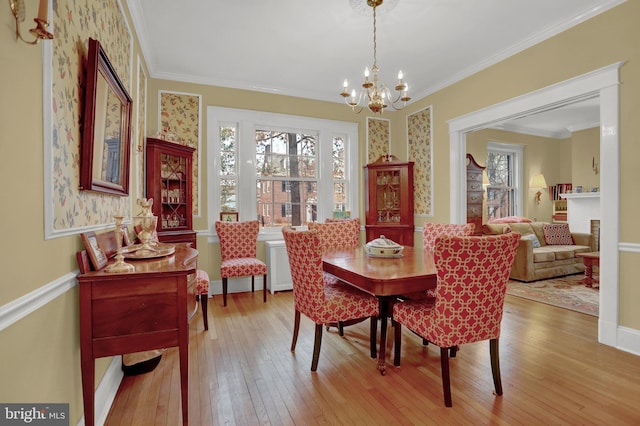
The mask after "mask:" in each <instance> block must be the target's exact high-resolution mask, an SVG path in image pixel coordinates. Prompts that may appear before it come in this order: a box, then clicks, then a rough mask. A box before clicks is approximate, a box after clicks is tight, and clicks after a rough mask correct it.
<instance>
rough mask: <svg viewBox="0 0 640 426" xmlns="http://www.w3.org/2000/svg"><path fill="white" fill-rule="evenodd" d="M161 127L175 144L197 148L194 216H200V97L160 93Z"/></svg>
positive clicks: (195, 153)
mask: <svg viewBox="0 0 640 426" xmlns="http://www.w3.org/2000/svg"><path fill="white" fill-rule="evenodd" d="M160 126H161V128H162V132H164V133H165V134H171V135H175V138H174V139H175V142H177V143H180V144H182V145H186V146H190V147H192V148H195V151H194V152H193V214H194V215H195V216H198V215H199V213H198V212H199V211H200V209H199V204H198V200H199V199H200V196H199V193H198V181H199V179H198V175H199V170H198V157H199V155H200V150H199V148H200V95H191V94H188V93H174V92H163V91H161V92H160Z"/></svg>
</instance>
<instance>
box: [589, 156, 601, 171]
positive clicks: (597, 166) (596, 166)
mask: <svg viewBox="0 0 640 426" xmlns="http://www.w3.org/2000/svg"><path fill="white" fill-rule="evenodd" d="M591 168H592V169H593V173H595V174H598V173H600V163H596V157H593V159H592V160H591Z"/></svg>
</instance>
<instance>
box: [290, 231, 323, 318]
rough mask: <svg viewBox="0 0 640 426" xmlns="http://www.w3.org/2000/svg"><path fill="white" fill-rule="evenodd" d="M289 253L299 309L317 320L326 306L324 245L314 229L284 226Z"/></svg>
mask: <svg viewBox="0 0 640 426" xmlns="http://www.w3.org/2000/svg"><path fill="white" fill-rule="evenodd" d="M282 235H283V236H284V244H285V246H286V247H287V255H288V256H289V267H290V268H291V279H292V281H293V301H294V304H295V308H296V310H298V311H300V312H301V313H303V314H305V315H306V316H308V317H309V318H311V319H312V320H314V321H315V319H316V318H318V315H319V313H320V311H321V310H323V309H324V281H323V279H324V278H323V273H322V247H321V245H320V238H319V237H318V234H317V233H316V232H315V231H295V230H293V229H292V228H282Z"/></svg>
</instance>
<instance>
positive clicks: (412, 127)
mask: <svg viewBox="0 0 640 426" xmlns="http://www.w3.org/2000/svg"><path fill="white" fill-rule="evenodd" d="M407 146H408V148H407V149H408V158H409V161H413V162H414V163H415V164H414V166H413V187H414V214H416V215H432V214H433V213H432V211H433V207H432V203H431V197H432V192H433V182H432V177H433V173H432V169H431V154H432V145H431V107H427V108H425V109H422V110H420V111H418V112H416V113H414V114H411V115H409V116H408V117H407Z"/></svg>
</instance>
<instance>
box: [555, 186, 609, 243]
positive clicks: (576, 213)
mask: <svg viewBox="0 0 640 426" xmlns="http://www.w3.org/2000/svg"><path fill="white" fill-rule="evenodd" d="M560 197H562V198H566V200H567V222H568V223H569V229H571V231H572V232H586V233H589V232H591V221H592V220H600V193H599V192H580V193H572V194H561V195H560Z"/></svg>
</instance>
